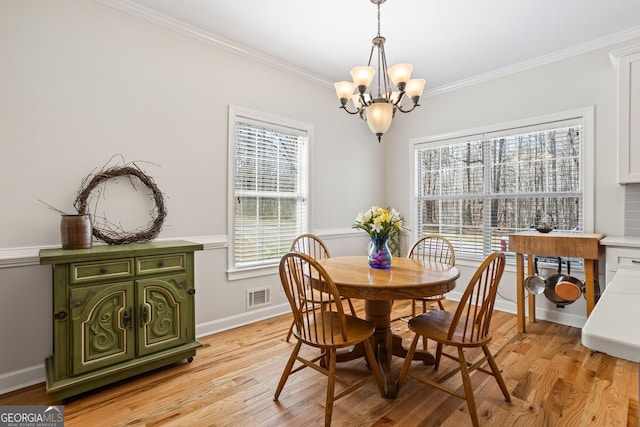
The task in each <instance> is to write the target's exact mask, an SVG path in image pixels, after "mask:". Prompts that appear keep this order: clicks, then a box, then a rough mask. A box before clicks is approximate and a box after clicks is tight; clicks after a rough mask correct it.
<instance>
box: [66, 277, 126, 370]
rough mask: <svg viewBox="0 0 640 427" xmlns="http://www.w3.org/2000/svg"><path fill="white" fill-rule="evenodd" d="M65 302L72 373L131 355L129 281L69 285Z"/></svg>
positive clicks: (93, 368)
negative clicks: (68, 310)
mask: <svg viewBox="0 0 640 427" xmlns="http://www.w3.org/2000/svg"><path fill="white" fill-rule="evenodd" d="M69 306H70V309H71V328H72V330H73V333H72V336H73V340H74V341H75V342H74V343H73V346H72V347H73V362H72V372H73V373H74V374H79V373H83V372H88V371H93V370H95V369H99V368H102V367H105V366H110V365H113V364H115V363H120V362H123V361H126V360H129V359H133V358H134V357H135V347H134V343H135V337H134V334H135V331H134V329H133V319H132V314H133V313H132V311H133V310H132V308H133V282H132V281H131V282H120V283H114V284H110V285H95V286H87V287H78V288H73V289H71V290H70V301H69Z"/></svg>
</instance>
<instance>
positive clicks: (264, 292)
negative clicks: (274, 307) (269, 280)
mask: <svg viewBox="0 0 640 427" xmlns="http://www.w3.org/2000/svg"><path fill="white" fill-rule="evenodd" d="M270 302H271V293H270V292H269V288H263V289H250V290H248V291H247V308H255V307H260V306H263V305H268V304H269V303H270Z"/></svg>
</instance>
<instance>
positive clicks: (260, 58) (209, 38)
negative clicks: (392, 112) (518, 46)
mask: <svg viewBox="0 0 640 427" xmlns="http://www.w3.org/2000/svg"><path fill="white" fill-rule="evenodd" d="M96 1H97V2H99V3H102V4H105V5H107V6H110V7H113V8H115V9H118V10H120V11H122V12H125V13H128V14H130V15H133V16H136V17H138V18H141V19H144V20H145V21H148V22H151V23H153V24H156V25H159V26H161V27H164V28H167V29H170V30H172V31H175V32H178V33H180V34H183V35H186V36H188V37H192V38H194V39H197V40H200V41H202V42H205V43H208V44H211V45H214V46H217V47H219V48H221V49H224V50H226V51H229V52H232V53H235V54H237V55H240V56H243V57H245V58H248V59H251V60H254V61H257V62H261V63H263V64H266V65H269V66H271V67H274V68H276V69H279V70H281V71H284V72H287V73H290V74H293V75H296V76H298V77H300V78H302V79H305V80H308V81H311V82H313V83H316V84H319V85H322V86H326V87H330V88H332V87H333V82H332V81H330V80H328V79H327V78H326V77H323V76H320V75H318V74H315V73H312V72H311V71H308V70H304V69H302V68H299V67H296V66H294V65H291V64H289V63H286V62H284V61H280V60H278V59H276V58H273V57H271V56H268V55H265V54H263V53H260V52H258V51H255V50H253V49H249V48H248V47H246V46H242V45H240V44H237V43H234V42H232V41H230V40H227V39H225V38H223V37H221V36H218V35H216V34H212V33H209V32H207V31H203V30H202V29H200V28H197V27H194V26H192V25H189V24H187V23H186V22H183V21H180V20H177V19H175V18H171V17H169V16H166V15H164V14H162V13H159V12H156V11H154V10H151V9H149V8H147V7H144V6H141V5H139V4H136V3H134V2H132V1H130V0H96ZM636 37H640V25H639V26H636V27H632V28H630V29H627V30H625V31H621V32H618V33H615V34H611V35H608V36H605V37H602V38H599V39H596V40H592V41H589V42H586V43H582V44H579V45H576V46H572V47H569V48H567V49H563V50H559V51H556V52H553V53H550V54H548V55H544V56H540V57H538V58H534V59H531V60H528V61H523V62H520V63H518V64H514V65H509V66H507V67H503V68H498V69H495V70H492V71H489V72H486V73H483V74H479V75H477V76H473V77H470V78H467V79H462V80H458V81H456V82H453V83H450V84H445V85H442V86H437V87H434V88H431V89H429V90H427V91H425V92H424V94H423V98H424V97H428V96H436V95H440V94H443V93H446V92H452V91H455V90H458V89H462V88H465V87H469V86H473V85H476V84H479V83H483V82H486V81H489V80H493V79H497V78H500V77H505V76H508V75H510V74H515V73H519V72H522V71H526V70H530V69H532V68H536V67H540V66H542V65H546V64H550V63H553V62H557V61H560V60H563V59H567V58H571V57H573V56H577V55H580V54H583V53H587V52H591V51H593V50H596V49H601V48H604V47H607V46H611V45H613V44H616V43H621V42H625V41H627V40H630V39H633V38H636Z"/></svg>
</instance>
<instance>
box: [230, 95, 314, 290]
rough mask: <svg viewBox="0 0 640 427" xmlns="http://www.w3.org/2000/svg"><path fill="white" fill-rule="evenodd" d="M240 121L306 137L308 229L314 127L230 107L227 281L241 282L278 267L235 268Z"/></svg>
mask: <svg viewBox="0 0 640 427" xmlns="http://www.w3.org/2000/svg"><path fill="white" fill-rule="evenodd" d="M239 118H242V119H246V121H248V122H255V123H256V124H259V123H266V124H270V125H272V126H273V127H274V128H280V129H285V128H286V129H287V130H292V131H294V132H295V131H299V132H300V134H301V135H302V134H305V133H306V137H307V145H306V151H307V152H306V159H307V165H306V167H307V170H306V173H307V179H306V182H307V189H306V194H307V217H306V228H307V229H308V228H309V224H310V221H311V212H312V203H311V194H310V193H311V182H310V181H311V176H312V174H311V157H310V154H311V146H312V142H313V130H314V129H313V125H312V124H309V123H304V122H300V121H297V120H293V119H289V118H286V117H280V116H277V115H273V114H269V113H263V112H260V111H255V110H250V109H248V108H242V107H238V106H235V105H229V121H228V126H229V127H228V132H227V134H228V141H227V144H228V156H227V158H228V163H227V236H228V238H227V243H228V244H227V279H228V280H230V281H232V280H241V279H247V278H252V277H260V276H266V275H272V274H278V264H277V263H274V264H268V265H260V266H253V267H245V268H235V232H234V229H235V209H234V207H235V205H234V200H235V175H234V171H235V161H236V158H235V143H236V122H237V121H238V119H239Z"/></svg>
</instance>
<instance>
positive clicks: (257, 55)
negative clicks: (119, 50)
mask: <svg viewBox="0 0 640 427" xmlns="http://www.w3.org/2000/svg"><path fill="white" fill-rule="evenodd" d="M96 1H97V2H98V3H102V4H104V5H107V6H110V7H112V8H114V9H118V10H120V11H122V12H125V13H128V14H129V15H132V16H136V17H138V18H141V19H144V20H145V21H148V22H151V23H153V24H156V25H159V26H161V27H164V28H167V29H169V30H172V31H175V32H177V33H180V34H183V35H185V36H187V37H191V38H194V39H196V40H199V41H202V42H204V43H207V44H210V45H213V46H216V47H218V48H220V49H224V50H226V51H228V52H232V53H234V54H236V55H239V56H242V57H245V58H248V59H251V60H254V61H256V62H260V63H263V64H266V65H269V66H271V67H273V68H276V69H279V70H281V71H285V72H287V73H289V74H293V75H295V76H298V77H300V78H302V79H305V80H307V81H310V82H313V83H316V84H319V85H322V86H329V87H333V83H332V82H330V81H329V80H328V79H327V78H326V77H323V76H320V75H318V74H315V73H312V72H311V71H308V70H305V69H302V68H299V67H296V66H294V65H292V64H289V63H287V62H284V61H280V60H278V59H276V58H273V57H271V56H268V55H265V54H263V53H261V52H258V51H256V50H253V49H250V48H248V47H246V46H242V45H240V44H237V43H234V42H232V41H231V40H227V39H225V38H224V37H221V36H218V35H216V34H213V33H210V32H207V31H204V30H202V29H200V28H197V27H195V26H193V25H190V24H187V23H186V22H183V21H180V20H178V19H175V18H171V17H170V16H167V15H164V14H162V13H160V12H156V11H155V10H152V9H149V8H147V7H144V6H141V5H139V4H136V3H134V2H131V1H129V0H96Z"/></svg>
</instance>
